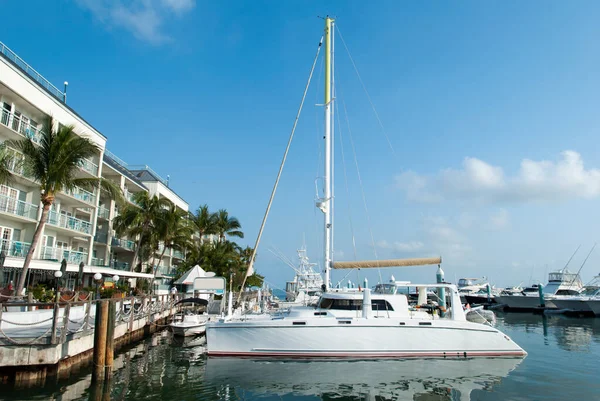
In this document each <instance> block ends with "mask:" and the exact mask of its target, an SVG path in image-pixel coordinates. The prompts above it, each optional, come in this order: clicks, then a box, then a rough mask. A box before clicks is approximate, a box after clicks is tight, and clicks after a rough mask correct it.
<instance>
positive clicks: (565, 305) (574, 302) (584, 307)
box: [552, 276, 600, 314]
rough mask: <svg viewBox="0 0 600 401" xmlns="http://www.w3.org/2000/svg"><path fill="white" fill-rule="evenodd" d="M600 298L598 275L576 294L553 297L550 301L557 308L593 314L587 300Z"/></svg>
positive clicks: (599, 278) (599, 279)
mask: <svg viewBox="0 0 600 401" xmlns="http://www.w3.org/2000/svg"><path fill="white" fill-rule="evenodd" d="M599 298H600V276H596V277H594V279H593V280H592V281H591V282H590V283H588V284H586V286H585V287H584V289H583V290H582V291H581V292H580V293H579V294H577V295H571V296H568V295H566V296H562V297H555V298H553V299H552V303H553V304H554V305H555V306H556V307H557V308H558V309H563V310H567V311H570V312H576V313H584V314H593V313H594V312H593V310H592V308H591V304H590V303H588V301H592V302H593V301H594V300H596V299H599Z"/></svg>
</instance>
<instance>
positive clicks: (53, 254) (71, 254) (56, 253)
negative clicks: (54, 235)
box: [41, 246, 88, 264]
mask: <svg viewBox="0 0 600 401" xmlns="http://www.w3.org/2000/svg"><path fill="white" fill-rule="evenodd" d="M87 256H88V254H87V253H86V252H78V251H72V250H70V249H65V248H57V247H53V246H44V247H42V255H41V259H45V260H56V261H58V262H60V261H62V260H63V259H66V260H67V263H74V264H79V263H81V262H84V263H86V262H87Z"/></svg>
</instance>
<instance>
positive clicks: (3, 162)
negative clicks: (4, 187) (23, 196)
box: [0, 143, 15, 184]
mask: <svg viewBox="0 0 600 401" xmlns="http://www.w3.org/2000/svg"><path fill="white" fill-rule="evenodd" d="M14 164H15V157H14V155H13V153H12V152H10V151H9V150H8V148H7V147H6V144H4V143H2V144H0V184H10V183H11V182H12V180H13V175H12V173H11V169H12V167H14Z"/></svg>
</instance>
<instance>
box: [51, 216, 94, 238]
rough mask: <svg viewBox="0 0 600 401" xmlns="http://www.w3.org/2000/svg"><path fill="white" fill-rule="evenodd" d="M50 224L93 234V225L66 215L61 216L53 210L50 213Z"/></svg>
mask: <svg viewBox="0 0 600 401" xmlns="http://www.w3.org/2000/svg"><path fill="white" fill-rule="evenodd" d="M48 224H52V225H53V226H57V227H62V228H67V229H69V230H74V231H79V232H80V233H83V234H91V233H92V224H91V223H90V222H88V221H84V220H81V219H78V218H75V217H72V216H67V215H66V214H59V213H56V212H55V211H54V210H51V211H50V213H48Z"/></svg>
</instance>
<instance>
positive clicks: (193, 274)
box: [175, 265, 206, 285]
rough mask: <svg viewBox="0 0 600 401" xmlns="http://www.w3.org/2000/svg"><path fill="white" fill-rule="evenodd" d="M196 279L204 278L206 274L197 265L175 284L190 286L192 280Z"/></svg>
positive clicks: (192, 282)
mask: <svg viewBox="0 0 600 401" xmlns="http://www.w3.org/2000/svg"><path fill="white" fill-rule="evenodd" d="M198 277H206V272H205V271H204V269H202V268H201V267H200V266H199V265H196V266H194V267H192V268H191V269H190V270H188V271H186V272H185V273H184V274H183V276H181V277H180V278H179V279H178V280H177V281H175V284H186V285H192V284H194V280H195V279H197V278H198Z"/></svg>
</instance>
